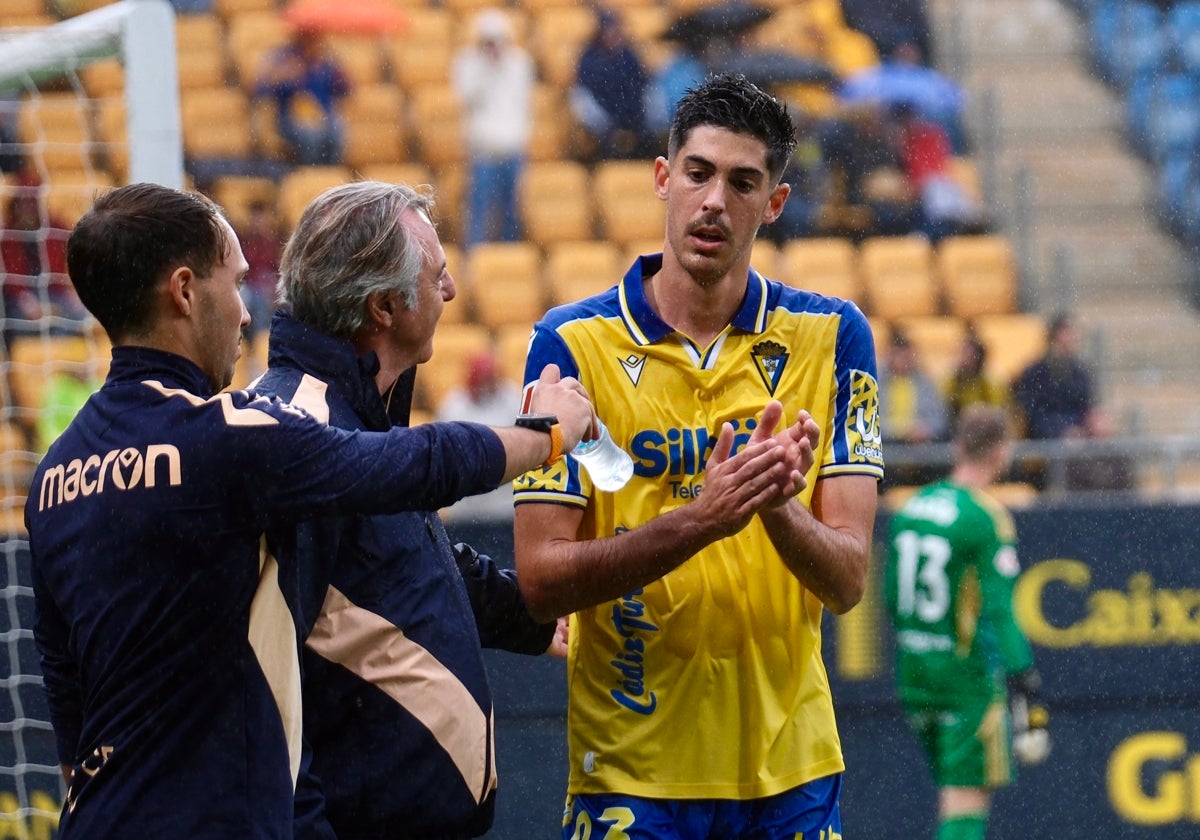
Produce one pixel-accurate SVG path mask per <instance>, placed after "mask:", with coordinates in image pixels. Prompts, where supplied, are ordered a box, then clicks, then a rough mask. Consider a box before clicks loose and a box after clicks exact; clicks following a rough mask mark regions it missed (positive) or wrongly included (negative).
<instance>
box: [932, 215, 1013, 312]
mask: <svg viewBox="0 0 1200 840" xmlns="http://www.w3.org/2000/svg"><path fill="white" fill-rule="evenodd" d="M935 262H936V266H937V270H938V275H939V276H940V277H941V281H942V291H943V293H944V294H945V297H946V308H947V309H948V310H949V311H950V312H951V313H952V314H954V315H959V316H961V317H963V318H973V317H975V316H976V315H1004V314H1008V313H1012V312H1016V311H1017V297H1018V288H1017V286H1018V282H1017V269H1016V262H1015V260H1014V259H1013V253H1012V247H1011V246H1010V245H1009V242H1008V239H1007V238H1006V237H1004V236H1002V235H999V234H988V235H981V236H950V237H946V238H945V239H943V240H942V241H941V243H939V245H938V247H937V253H936V257H935Z"/></svg>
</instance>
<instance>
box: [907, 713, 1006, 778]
mask: <svg viewBox="0 0 1200 840" xmlns="http://www.w3.org/2000/svg"><path fill="white" fill-rule="evenodd" d="M904 711H905V716H906V718H907V719H908V725H909V728H910V729H912V731H913V734H914V735H916V736H917V740H918V741H920V743H921V746H922V748H924V750H925V755H926V756H927V757H928V759H929V764H930V767H931V768H932V770H933V780H934V782H935V783H936V784H937V786H938V787H986V788H995V787H1003V786H1004V785H1007V784H1011V783H1012V781H1013V772H1014V771H1013V760H1012V737H1011V733H1010V727H1009V718H1008V710H1007V708H1006V706H1005V704H1004V703H1003V702H1002V701H1000V700H986V699H981V700H980V701H978V702H976V703H965V704H961V705H959V706H957V707H956V708H954V709H931V708H927V707H913V706H906V707H905V710H904Z"/></svg>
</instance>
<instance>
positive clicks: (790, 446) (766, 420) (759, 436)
mask: <svg viewBox="0 0 1200 840" xmlns="http://www.w3.org/2000/svg"><path fill="white" fill-rule="evenodd" d="M782 419H783V403H781V402H779V400H771V401H770V402H769V403H767V404H766V406H765V407H764V408H763V411H762V415H761V416H760V417H759V420H758V425H757V426H756V427H755V429H754V433H753V434H752V435H751V436H750V441H751V442H755V441H765V440H769V439H772V438H774V439H775V440H776V441H778V442H779V443H780V444H781V445H782V446H784V447H785V448H786V452H787V459H788V462H789V463H790V464H791V466H792V471H791V472H790V473H789V474H788V476H787V478H786V480H784V481H783V482H781V483H780V485H779V497H778V499H777V500H776V501H775V504H783V503H785V502H786V501H787V500H788V499H790V498H792V497H793V496H795V495H796V494H797V493H800V492H802V491H803V490H804V489H805V488H806V487H807V486H808V480H807V479H806V478H805V475H807V473H808V471H809V470H810V469H812V466H813V464H814V463H815V462H816V454H815V453H816V448H817V445H818V444H819V443H820V440H821V427H820V426H818V425H817V423H816V421H815V420H813V419H812V415H810V414H809V413H808V411H806V410H803V409H802V410H801V411H800V412H799V414H798V416H797V418H796V422H795V423H793V424H792V425H790V426H787V427H786V428H784V429H783V430H781V431H778V432H777V431H776V429H777V428H778V426H779V423H780V421H781V420H782Z"/></svg>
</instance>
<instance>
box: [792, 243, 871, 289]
mask: <svg viewBox="0 0 1200 840" xmlns="http://www.w3.org/2000/svg"><path fill="white" fill-rule="evenodd" d="M857 260H858V252H857V250H856V249H855V247H854V243H853V242H852V241H850V240H849V239H843V238H840V237H820V238H815V239H793V240H791V241H789V242H786V243H784V245H783V247H782V248H780V253H779V262H780V268H779V279H780V280H782V281H783V282H784V283H787V284H789V285H792V286H795V287H796V288H798V289H806V290H807V291H810V292H817V293H818V294H822V295H829V296H831V297H839V298H842V299H844V300H853V301H855V302H856V303H858V304H860V305H861V304H862V300H863V293H862V284H861V283H860V282H859V278H858V266H857Z"/></svg>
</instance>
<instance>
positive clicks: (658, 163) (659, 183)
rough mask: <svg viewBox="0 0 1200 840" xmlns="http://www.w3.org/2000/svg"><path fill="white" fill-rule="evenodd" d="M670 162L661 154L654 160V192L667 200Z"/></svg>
mask: <svg viewBox="0 0 1200 840" xmlns="http://www.w3.org/2000/svg"><path fill="white" fill-rule="evenodd" d="M670 175H671V164H670V163H668V162H667V159H666V158H665V157H662V156H661V155H660V156H659V157H658V158H656V159H655V161H654V194H655V195H657V196H658V197H659V198H660V199H662V200H663V201H666V200H667V181H668V180H670Z"/></svg>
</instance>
